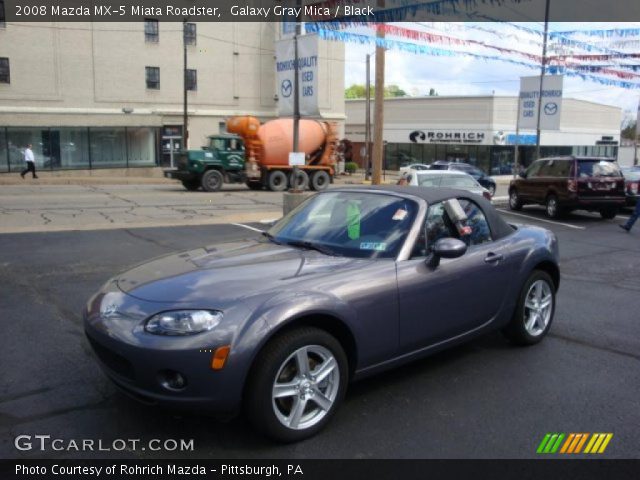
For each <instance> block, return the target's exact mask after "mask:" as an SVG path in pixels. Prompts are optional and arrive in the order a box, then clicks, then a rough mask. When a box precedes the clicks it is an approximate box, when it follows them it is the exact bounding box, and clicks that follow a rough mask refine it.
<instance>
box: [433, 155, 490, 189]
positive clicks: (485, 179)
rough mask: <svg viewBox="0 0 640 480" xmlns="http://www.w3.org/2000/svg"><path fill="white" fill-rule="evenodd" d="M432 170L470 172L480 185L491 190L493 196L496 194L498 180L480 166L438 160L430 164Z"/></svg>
mask: <svg viewBox="0 0 640 480" xmlns="http://www.w3.org/2000/svg"><path fill="white" fill-rule="evenodd" d="M430 168H431V170H457V171H459V172H464V173H468V174H469V175H471V176H472V177H473V178H474V179H475V180H476V181H477V182H478V183H479V184H480V185H482V186H483V187H484V188H486V189H487V190H489V193H490V194H491V196H492V197H493V196H494V195H495V194H496V181H495V180H494V179H493V178H491V177H490V176H489V175H487V174H486V173H484V172H483V171H482V170H480V169H479V168H478V167H476V166H473V165H469V164H468V163H461V162H445V161H442V160H438V161H436V162H434V163H432V164H431V165H430Z"/></svg>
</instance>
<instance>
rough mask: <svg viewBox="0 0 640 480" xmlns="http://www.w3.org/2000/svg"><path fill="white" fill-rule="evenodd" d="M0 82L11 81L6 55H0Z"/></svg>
mask: <svg viewBox="0 0 640 480" xmlns="http://www.w3.org/2000/svg"><path fill="white" fill-rule="evenodd" d="M0 83H11V70H10V68H9V59H8V58H7V57H0Z"/></svg>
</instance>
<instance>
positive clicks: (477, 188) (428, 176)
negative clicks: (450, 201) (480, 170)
mask: <svg viewBox="0 0 640 480" xmlns="http://www.w3.org/2000/svg"><path fill="white" fill-rule="evenodd" d="M398 184H399V185H411V186H415V187H444V188H457V189H459V190H467V191H469V192H471V193H475V194H476V195H481V196H483V197H484V198H486V199H487V200H491V193H490V192H489V190H487V189H486V188H484V187H483V186H482V185H480V184H479V183H478V182H477V181H476V179H475V178H473V177H472V176H471V175H469V174H467V173H464V172H459V171H455V170H421V171H411V172H407V173H405V174H404V175H402V177H401V178H400V180H399V181H398Z"/></svg>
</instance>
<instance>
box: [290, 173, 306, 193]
mask: <svg viewBox="0 0 640 480" xmlns="http://www.w3.org/2000/svg"><path fill="white" fill-rule="evenodd" d="M289 185H290V186H291V188H292V189H294V190H306V189H307V188H308V187H309V175H307V172H305V171H304V170H299V169H298V176H297V178H296V179H294V178H293V172H291V174H290V175H289Z"/></svg>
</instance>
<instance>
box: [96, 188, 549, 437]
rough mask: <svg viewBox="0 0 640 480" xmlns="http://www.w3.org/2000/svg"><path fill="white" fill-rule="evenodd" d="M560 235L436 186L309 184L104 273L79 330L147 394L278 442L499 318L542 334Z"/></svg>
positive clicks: (134, 391) (113, 371) (514, 328)
mask: <svg viewBox="0 0 640 480" xmlns="http://www.w3.org/2000/svg"><path fill="white" fill-rule="evenodd" d="M559 280H560V273H559V269H558V244H557V240H556V237H555V235H554V234H553V233H551V232H549V231H548V230H545V229H542V228H537V227H532V226H515V225H509V224H507V223H506V222H505V221H504V220H503V219H502V218H501V217H500V216H499V215H498V214H497V212H496V211H495V210H494V208H493V207H492V206H491V204H490V203H489V202H487V201H486V200H485V199H483V198H481V197H477V196H475V195H473V194H471V193H469V192H465V191H461V190H449V189H439V188H435V189H434V188H419V187H384V188H381V187H370V188H340V189H331V190H329V191H326V192H323V193H319V194H317V195H315V196H313V197H311V198H310V199H308V200H307V201H305V202H304V203H303V204H302V205H300V206H299V207H298V208H296V209H295V210H294V211H293V212H291V213H289V214H288V215H286V216H285V217H284V218H282V219H281V220H280V221H278V222H277V223H276V224H275V225H274V226H273V227H272V228H271V229H270V230H269V231H268V232H264V234H263V236H261V237H259V238H258V239H254V240H248V241H242V242H236V243H227V244H220V245H212V246H208V247H203V248H199V249H196V250H191V251H188V252H184V253H178V254H175V255H170V256H166V257H162V258H159V259H156V260H153V261H150V262H149V263H145V264H142V265H140V266H137V267H134V268H133V269H131V270H129V271H127V272H125V273H122V274H121V275H119V276H117V277H115V278H114V279H112V280H110V281H109V282H107V283H106V284H105V285H104V286H103V287H102V289H101V290H100V291H99V292H98V293H97V294H96V295H95V296H94V297H93V298H92V299H91V300H90V301H89V303H88V305H87V310H86V312H85V330H86V334H87V337H88V338H89V341H90V343H91V345H92V346H93V349H94V350H95V353H96V354H97V356H98V358H99V359H100V363H101V364H102V366H103V367H104V370H105V372H106V374H107V375H108V376H109V377H110V378H111V379H112V380H113V382H114V383H115V384H116V385H117V386H118V387H120V388H121V389H122V390H124V391H125V392H127V393H129V394H130V395H132V396H133V397H135V398H137V399H139V400H141V401H144V402H148V403H152V404H159V405H168V406H172V407H176V406H178V407H187V408H190V409H198V410H206V411H209V412H212V413H218V414H220V413H223V414H232V413H235V412H238V411H240V410H241V409H243V410H244V412H245V413H246V415H247V416H248V417H249V418H250V420H251V421H252V423H253V424H254V425H255V426H256V427H257V428H258V429H260V430H261V431H262V432H264V433H266V434H267V435H269V436H271V437H274V438H276V439H279V440H282V441H295V440H300V439H303V438H306V437H309V436H311V435H313V434H315V433H316V432H318V431H319V430H320V429H321V428H322V427H324V426H325V425H326V424H327V422H328V421H329V420H330V418H331V417H332V415H333V414H334V413H335V411H336V409H337V408H338V405H339V404H340V402H341V400H342V399H343V397H344V394H345V391H346V388H347V385H348V383H349V382H350V381H351V380H354V379H360V378H362V377H365V376H368V375H371V374H373V373H377V372H380V371H382V370H385V369H388V368H392V367H395V366H398V365H400V364H403V363H405V362H408V361H410V360H414V359H416V358H419V357H423V356H425V355H428V354H431V353H433V352H436V351H438V350H441V349H443V348H447V347H450V346H452V345H456V344H458V343H461V342H465V341H467V340H470V339H472V338H474V337H476V336H478V335H480V334H483V333H485V332H488V331H491V330H495V329H501V330H502V331H503V332H504V334H505V335H506V337H507V338H508V339H509V340H511V341H512V342H513V343H516V344H521V345H531V344H534V343H537V342H539V341H540V340H541V339H542V338H543V337H544V336H545V335H546V333H547V331H548V330H549V327H550V325H551V321H552V318H553V314H554V307H555V294H556V291H557V290H558V285H559Z"/></svg>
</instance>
